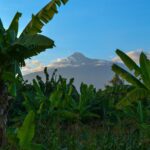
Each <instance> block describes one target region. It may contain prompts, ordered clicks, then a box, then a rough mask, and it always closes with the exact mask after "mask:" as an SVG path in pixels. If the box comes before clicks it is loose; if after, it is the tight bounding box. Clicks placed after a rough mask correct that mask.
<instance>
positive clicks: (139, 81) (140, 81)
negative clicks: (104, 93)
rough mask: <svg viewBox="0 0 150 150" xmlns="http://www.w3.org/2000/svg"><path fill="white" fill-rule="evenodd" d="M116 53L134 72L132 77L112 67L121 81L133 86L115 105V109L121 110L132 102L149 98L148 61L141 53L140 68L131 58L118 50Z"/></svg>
mask: <svg viewBox="0 0 150 150" xmlns="http://www.w3.org/2000/svg"><path fill="white" fill-rule="evenodd" d="M116 53H117V54H118V55H119V56H120V58H121V59H122V60H123V62H124V63H125V65H126V66H127V67H128V68H129V69H130V70H133V69H134V70H135V76H134V75H132V73H129V72H127V71H126V70H124V69H123V68H121V67H120V66H118V65H116V64H114V65H113V66H112V70H113V71H114V72H115V73H117V74H118V75H120V76H121V77H122V78H123V79H125V80H126V81H128V82H129V83H131V84H132V85H133V86H134V89H133V90H132V91H130V92H129V93H128V94H127V96H126V97H124V98H123V99H122V100H121V101H120V102H119V103H118V104H117V108H119V109H121V108H123V107H125V106H128V105H131V104H132V103H133V102H136V101H138V100H142V99H146V98H149V95H150V90H149V83H150V60H149V59H148V58H147V56H146V55H145V54H144V53H143V52H142V53H141V55H140V66H138V65H136V64H135V63H134V61H133V60H132V59H131V58H129V57H128V56H127V55H126V54H125V53H123V52H121V51H120V50H117V51H116ZM137 76H138V77H137Z"/></svg>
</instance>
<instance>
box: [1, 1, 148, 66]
mask: <svg viewBox="0 0 150 150" xmlns="http://www.w3.org/2000/svg"><path fill="white" fill-rule="evenodd" d="M48 2H49V0H11V2H10V0H1V2H0V17H1V19H2V21H3V22H4V25H5V27H8V25H9V23H10V21H11V19H12V18H13V16H14V15H15V12H16V11H19V12H22V13H23V16H22V18H21V20H20V31H21V30H22V29H23V28H24V27H25V25H26V24H27V23H28V21H29V20H30V18H31V14H32V13H34V14H35V13H36V12H37V11H38V10H39V9H40V8H42V7H43V6H44V5H45V4H46V3H48ZM149 6H150V0H94V1H93V0H70V1H69V3H68V4H67V5H66V6H63V7H61V8H60V9H59V14H58V15H56V16H55V18H54V19H53V20H52V21H51V22H50V23H49V24H48V25H46V26H45V27H44V29H43V34H45V35H47V36H48V37H50V38H52V39H54V40H55V43H56V46H57V47H56V48H55V49H53V50H47V51H46V52H44V53H42V54H40V55H39V56H37V57H35V58H34V59H38V60H40V61H42V62H43V63H45V64H47V63H49V62H50V61H52V60H54V59H56V58H62V57H66V56H68V55H70V54H72V53H74V52H76V51H78V52H82V53H84V54H85V55H87V56H88V57H92V58H99V59H112V58H113V57H114V56H115V49H116V48H120V49H122V50H124V51H132V50H136V49H139V48H142V49H144V50H145V51H149V50H150V9H149Z"/></svg>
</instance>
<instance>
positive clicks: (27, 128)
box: [18, 111, 35, 149]
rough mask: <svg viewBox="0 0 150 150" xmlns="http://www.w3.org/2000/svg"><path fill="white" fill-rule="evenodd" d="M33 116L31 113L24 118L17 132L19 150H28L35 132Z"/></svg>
mask: <svg viewBox="0 0 150 150" xmlns="http://www.w3.org/2000/svg"><path fill="white" fill-rule="evenodd" d="M34 118H35V114H34V112H33V111H31V112H29V114H28V115H27V116H26V118H25V120H24V122H23V125H22V127H21V128H20V129H19V131H18V138H19V145H20V147H21V149H29V147H30V146H31V142H32V139H33V137H34V132H35V124H34Z"/></svg>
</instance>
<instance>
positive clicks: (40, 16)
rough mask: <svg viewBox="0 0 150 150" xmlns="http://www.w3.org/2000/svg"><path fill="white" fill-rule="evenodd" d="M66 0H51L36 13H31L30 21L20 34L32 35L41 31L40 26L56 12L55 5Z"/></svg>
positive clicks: (59, 4) (58, 5)
mask: <svg viewBox="0 0 150 150" xmlns="http://www.w3.org/2000/svg"><path fill="white" fill-rule="evenodd" d="M67 2H68V0H51V1H50V2H49V3H48V4H47V5H46V6H45V7H44V8H42V9H41V10H40V11H39V12H38V13H37V14H36V15H32V19H31V21H30V22H29V23H28V25H27V26H26V27H25V29H24V30H23V32H22V34H21V36H23V35H24V34H27V35H34V34H37V33H41V32H42V31H41V29H42V27H43V26H44V25H45V24H46V23H48V22H49V21H50V20H52V18H53V16H54V15H55V14H56V13H58V11H57V7H60V6H61V4H62V3H63V4H66V3H67Z"/></svg>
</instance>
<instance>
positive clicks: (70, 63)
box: [24, 52, 114, 89]
mask: <svg viewBox="0 0 150 150" xmlns="http://www.w3.org/2000/svg"><path fill="white" fill-rule="evenodd" d="M113 63H114V62H113V61H107V60H99V59H91V58H87V57H86V56H84V55H83V54H81V53H79V52H76V53H74V54H73V55H71V56H69V57H67V58H63V59H59V60H57V61H54V62H53V63H51V64H49V65H48V66H47V67H48V72H49V74H50V75H52V73H53V71H54V70H55V69H58V71H57V75H62V76H63V77H65V78H67V79H70V78H74V79H75V82H74V84H75V86H76V87H77V89H79V86H80V84H81V83H82V82H84V83H86V84H89V85H90V84H93V85H94V86H95V87H96V88H97V89H98V88H104V86H105V85H106V84H108V82H109V81H110V80H111V79H112V77H113V75H114V73H113V72H112V70H111V66H112V64H113ZM36 75H39V76H41V77H42V79H44V80H45V76H44V73H43V71H39V72H34V73H31V74H27V75H25V76H24V79H25V80H29V81H31V80H32V79H33V78H35V77H36Z"/></svg>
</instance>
